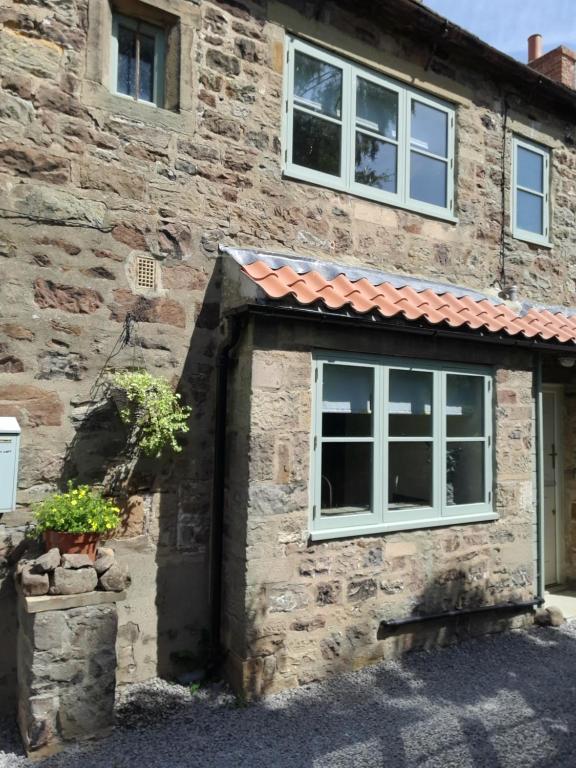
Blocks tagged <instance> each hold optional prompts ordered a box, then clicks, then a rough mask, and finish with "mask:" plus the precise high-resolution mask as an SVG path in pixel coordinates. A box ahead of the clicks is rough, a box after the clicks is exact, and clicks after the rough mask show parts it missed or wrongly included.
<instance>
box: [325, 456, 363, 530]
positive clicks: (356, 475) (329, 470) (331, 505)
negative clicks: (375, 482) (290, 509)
mask: <svg viewBox="0 0 576 768" xmlns="http://www.w3.org/2000/svg"><path fill="white" fill-rule="evenodd" d="M321 482H322V495H321V498H322V502H321V512H322V515H323V516H327V515H330V516H332V515H352V514H359V513H365V512H369V511H370V508H371V506H372V443H324V444H323V445H322V478H321Z"/></svg>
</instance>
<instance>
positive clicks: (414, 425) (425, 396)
mask: <svg viewBox="0 0 576 768" xmlns="http://www.w3.org/2000/svg"><path fill="white" fill-rule="evenodd" d="M432 389H433V374H432V373H426V372H424V371H395V370H391V371H390V396H389V405H388V413H389V434H390V436H392V437H428V436H431V435H432Z"/></svg>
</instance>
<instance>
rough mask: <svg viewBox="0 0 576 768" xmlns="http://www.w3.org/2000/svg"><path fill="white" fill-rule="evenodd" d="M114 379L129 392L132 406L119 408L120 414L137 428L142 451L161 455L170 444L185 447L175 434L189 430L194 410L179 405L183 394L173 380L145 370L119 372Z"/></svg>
mask: <svg viewBox="0 0 576 768" xmlns="http://www.w3.org/2000/svg"><path fill="white" fill-rule="evenodd" d="M112 381H113V385H114V386H116V387H118V388H120V389H122V390H124V392H125V393H126V397H127V399H128V403H129V406H128V407H127V408H123V409H122V410H121V411H120V417H121V419H122V421H123V422H124V424H127V425H129V426H132V427H133V428H134V429H135V430H136V431H137V437H138V444H139V446H140V448H141V450H142V452H143V453H145V454H146V455H147V456H160V454H161V453H162V451H163V449H164V448H166V447H169V448H171V449H172V450H173V451H175V452H176V453H179V452H180V451H181V450H182V447H181V446H180V445H179V444H178V442H177V440H176V436H177V435H179V434H182V433H184V432H188V430H189V429H190V427H189V426H188V418H189V416H190V414H191V413H192V409H191V408H189V407H188V406H183V405H180V395H179V394H178V393H176V392H174V390H173V388H172V387H171V386H170V383H169V382H168V381H167V380H166V379H164V378H161V377H156V376H152V375H151V374H150V373H148V372H146V371H120V372H118V373H116V374H115V375H114V377H113V379H112Z"/></svg>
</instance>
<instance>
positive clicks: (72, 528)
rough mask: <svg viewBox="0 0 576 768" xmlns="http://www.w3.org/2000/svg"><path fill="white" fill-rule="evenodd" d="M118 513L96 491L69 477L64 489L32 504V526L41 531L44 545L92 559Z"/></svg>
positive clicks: (112, 529) (116, 522) (109, 502)
mask: <svg viewBox="0 0 576 768" xmlns="http://www.w3.org/2000/svg"><path fill="white" fill-rule="evenodd" d="M119 513H120V510H119V509H118V507H117V506H115V504H114V502H113V501H112V500H110V499H105V498H104V497H103V496H102V494H101V493H100V492H99V491H96V490H94V489H92V488H90V487H89V486H88V485H79V486H77V487H76V486H75V485H74V483H73V482H72V481H69V482H68V490H67V491H65V492H63V493H55V494H53V495H52V496H49V497H47V498H46V499H44V500H43V501H41V502H39V503H38V504H37V505H36V506H35V508H34V518H35V523H36V527H35V530H36V531H37V532H38V533H41V534H42V536H43V538H44V543H45V545H46V548H47V549H51V548H52V547H57V548H58V549H59V550H60V552H61V553H62V554H64V553H78V554H86V555H88V556H89V557H90V558H91V559H92V560H94V559H95V557H96V546H97V545H98V542H99V541H100V539H101V538H102V536H110V535H111V534H112V533H113V532H114V530H115V529H116V528H117V527H118V525H119V523H120V515H119Z"/></svg>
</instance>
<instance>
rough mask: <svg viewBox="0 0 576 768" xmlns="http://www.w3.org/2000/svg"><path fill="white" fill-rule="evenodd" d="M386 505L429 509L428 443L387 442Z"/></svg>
mask: <svg viewBox="0 0 576 768" xmlns="http://www.w3.org/2000/svg"><path fill="white" fill-rule="evenodd" d="M388 506H389V508H390V509H391V510H394V509H403V508H404V507H410V508H412V507H431V506H432V443H390V444H389V446H388Z"/></svg>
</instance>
